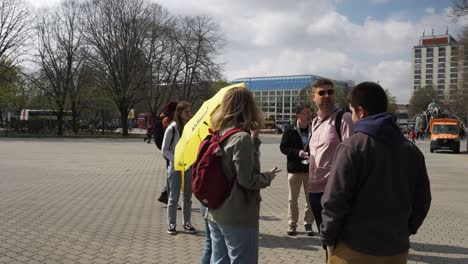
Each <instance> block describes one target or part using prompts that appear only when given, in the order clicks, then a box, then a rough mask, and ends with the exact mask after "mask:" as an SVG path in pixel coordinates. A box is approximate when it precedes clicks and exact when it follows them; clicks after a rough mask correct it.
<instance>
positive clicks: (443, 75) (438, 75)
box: [437, 74, 445, 79]
mask: <svg viewBox="0 0 468 264" xmlns="http://www.w3.org/2000/svg"><path fill="white" fill-rule="evenodd" d="M437 78H439V79H444V78H445V74H437Z"/></svg>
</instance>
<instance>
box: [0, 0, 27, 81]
mask: <svg viewBox="0 0 468 264" xmlns="http://www.w3.org/2000/svg"><path fill="white" fill-rule="evenodd" d="M30 25H31V12H30V11H29V9H28V8H27V6H26V5H25V4H24V2H23V1H21V0H0V66H1V67H0V78H3V77H4V73H5V72H8V71H10V69H11V68H12V67H14V64H15V62H16V60H17V58H18V56H19V55H20V54H21V52H19V49H20V48H21V47H22V46H24V44H25V43H26V40H27V39H28V37H29V33H30V29H31V26H30Z"/></svg>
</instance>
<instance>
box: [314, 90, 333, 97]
mask: <svg viewBox="0 0 468 264" xmlns="http://www.w3.org/2000/svg"><path fill="white" fill-rule="evenodd" d="M325 93H327V94H328V95H334V94H335V90H333V89H330V90H326V91H325V90H320V91H318V92H317V94H318V95H320V96H324V95H325Z"/></svg>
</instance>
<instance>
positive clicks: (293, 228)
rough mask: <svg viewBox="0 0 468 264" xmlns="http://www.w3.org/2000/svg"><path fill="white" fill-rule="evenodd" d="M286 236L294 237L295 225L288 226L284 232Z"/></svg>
mask: <svg viewBox="0 0 468 264" xmlns="http://www.w3.org/2000/svg"><path fill="white" fill-rule="evenodd" d="M286 234H288V236H295V235H296V225H289V228H288V231H286Z"/></svg>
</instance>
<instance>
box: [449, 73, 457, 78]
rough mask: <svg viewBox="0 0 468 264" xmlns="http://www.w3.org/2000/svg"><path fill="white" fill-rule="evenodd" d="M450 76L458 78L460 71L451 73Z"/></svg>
mask: <svg viewBox="0 0 468 264" xmlns="http://www.w3.org/2000/svg"><path fill="white" fill-rule="evenodd" d="M450 78H452V79H453V78H455V79H456V78H458V73H451V74H450Z"/></svg>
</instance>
